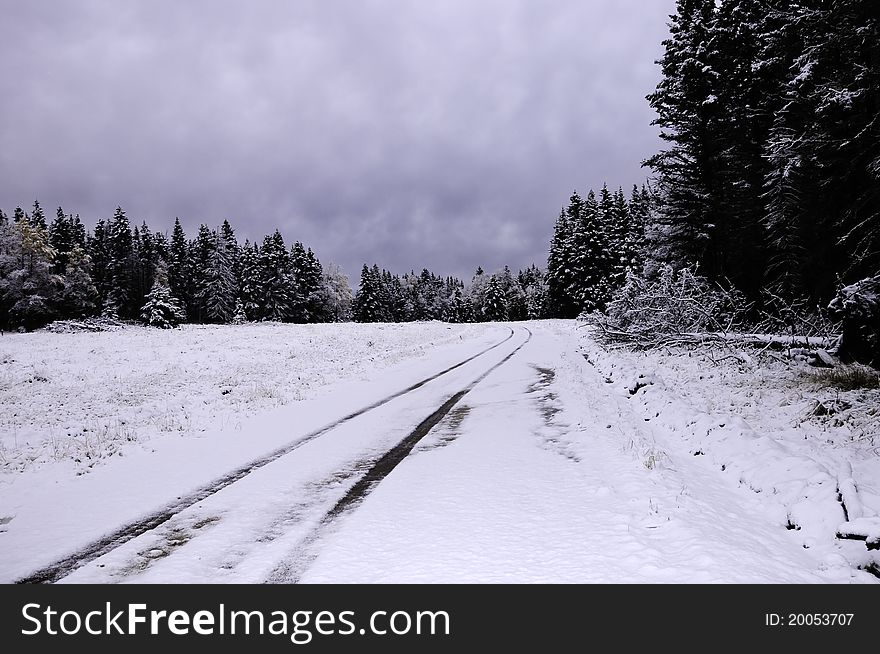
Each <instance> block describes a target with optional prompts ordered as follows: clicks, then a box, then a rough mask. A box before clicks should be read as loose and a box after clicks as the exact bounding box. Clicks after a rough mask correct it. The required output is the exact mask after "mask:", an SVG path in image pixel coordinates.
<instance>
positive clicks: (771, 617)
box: [764, 613, 855, 627]
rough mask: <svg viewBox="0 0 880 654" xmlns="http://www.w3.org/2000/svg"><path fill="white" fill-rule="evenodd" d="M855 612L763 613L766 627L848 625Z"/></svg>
mask: <svg viewBox="0 0 880 654" xmlns="http://www.w3.org/2000/svg"><path fill="white" fill-rule="evenodd" d="M854 616H855V613H765V614H764V625H765V626H767V627H848V626H850V625H851V624H852V622H853V617H854Z"/></svg>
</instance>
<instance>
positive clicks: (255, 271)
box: [238, 241, 262, 321]
mask: <svg viewBox="0 0 880 654" xmlns="http://www.w3.org/2000/svg"><path fill="white" fill-rule="evenodd" d="M259 257H260V253H259V249H258V248H257V244H256V243H254V244H253V245H251V244H250V243H249V242H248V241H245V243H244V246H243V247H242V248H241V252H240V254H239V265H238V302H239V303H240V304H241V307H242V310H243V311H244V314H245V316H246V317H247V319H248V320H249V321H250V320H259V318H260V298H261V297H262V292H261V290H260V263H259Z"/></svg>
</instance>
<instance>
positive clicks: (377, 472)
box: [266, 327, 532, 583]
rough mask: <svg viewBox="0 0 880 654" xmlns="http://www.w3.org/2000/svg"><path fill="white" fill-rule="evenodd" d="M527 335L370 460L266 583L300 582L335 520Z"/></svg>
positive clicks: (498, 365)
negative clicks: (361, 473) (318, 545)
mask: <svg viewBox="0 0 880 654" xmlns="http://www.w3.org/2000/svg"><path fill="white" fill-rule="evenodd" d="M523 329H525V331H526V333H527V334H528V336H527V337H526V340H525V341H523V342H522V343H520V344H519V345H518V346H517V347H516V348H515V349H514V350H513V351H512V352H511V353H510V354H508V355H507V356H506V357H504V358H503V359H502V360H501V361H499V362H498V363H496V364H494V365H493V366H491V367H490V368H489V369H488V370H486V371H485V372H484V373H483V374H481V375H480V376H479V377H477V378H476V379H474V380H473V381H472V382H470V383H469V384H468V385H467V386H465V387H464V388H463V389H461V390H460V391H458V392H457V393H455V394H454V395H452V396H451V397H450V398H449V399H448V400H446V401H445V402H444V403H443V404H442V405H440V407H439V408H438V409H437V410H436V411H434V412H433V413H432V414H431V415H429V416H428V417H427V418H425V419H424V420H423V421H422V422H420V423H419V424H418V425H417V426H416V428H415V429H413V430H412V431H411V432H410V433H409V434H408V435H407V436H406V438H404V439H403V440H402V441H400V442H399V443H398V444H397V445H395V446H394V447H392V448H391V449H390V450H388V451H387V452H385V454H383V455H382V456H380V457H378V458H377V459H374V460H373V461H372V462H371V465H370V468H369V469H368V470H367V472H366V473H364V475H363V476H362V477H361V478H360V479H358V480H357V481H356V482H355V483H354V485H353V486H352V487H351V488H349V489H348V491H347V492H346V493H345V495H344V496H343V497H342V498H341V499H339V501H337V502H336V504H335V505H334V506H333V508H332V509H330V510H329V511H328V512H327V513H326V515H325V516H324V517H323V518H322V519H321V522H320V523H319V524H318V526H317V527H316V528H315V529H314V530H313V531H312V533H310V534H309V535H308V536H306V538H305V539H304V540H303V541H302V542H301V544H300V547H299V548H298V551H297V552H296V553H294V555H293V556H292V560H290V561H289V562H286V563H283V564H282V565H281V566H279V567H278V568H276V569H275V571H274V572H273V573H272V574H271V575H269V578H268V579H267V580H266V583H298V582H299V580H300V578H301V577H302V574H303V573H304V572H305V571H306V569H307V568H308V566H309V565H310V564H311V563H312V561H314V560H315V558H317V556H318V552H316V551H314V549H315V548H314V546H315V544H316V543H317V541H318V540H319V539H320V538H321V536H322V535H323V534H324V532H325V531H326V529H328V528H329V527H330V526H331V525H332V524H333V522H334V521H335V520H336V519H337V518H338V517H339V516H341V515H344V514H346V513H348V512H350V511H353V510H354V509H355V508H357V506H358V505H359V504H360V503H361V502H363V501H364V500H365V499H366V498H367V496H369V494H370V493H371V492H373V490H374V489H375V488H376V486H378V485H379V484H380V483H381V482H382V481H383V480H384V479H385V478H386V477H387V476H388V475H389V474H391V472H392V471H393V470H394V469H395V468H396V467H397V466H398V465H399V464H400V463H401V462H402V461H403V460H404V459H405V458H406V457H407V456H409V453H410V452H412V450H413V448H414V447H415V446H416V445H417V444H418V443H419V441H421V440H422V439H423V438H424V437H425V436H427V435H428V433H429V432H430V431H431V430H432V429H433V428H434V427H435V426H437V423H439V422H440V421H441V420H442V419H443V418H444V417H446V415H447V414H448V413H449V412H450V411H451V410H452V409H453V408H454V407H455V405H456V404H458V403H459V401H461V399H462V398H463V397H464V396H465V395H467V394H468V393H469V392H471V391H472V390H473V389H474V387H475V386H476V385H477V384H479V383H480V382H481V381H483V380H484V379H486V377H488V376H489V375H490V374H491V373H492V372H494V371H495V370H497V369H498V368H499V367H501V366H502V365H504V364H505V363H507V361H509V360H510V359H511V358H512V357H513V356H514V355H515V354H516V353H517V352H519V351H520V350H521V349H522V348H523V347H525V345H526V344H527V343H528V342H529V341H530V340H532V332H531V330H530V329H528V328H527V327H524V328H523Z"/></svg>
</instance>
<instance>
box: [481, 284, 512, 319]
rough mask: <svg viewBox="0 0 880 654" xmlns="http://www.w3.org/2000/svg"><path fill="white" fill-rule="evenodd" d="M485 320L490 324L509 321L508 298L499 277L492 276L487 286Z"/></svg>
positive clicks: (484, 309)
mask: <svg viewBox="0 0 880 654" xmlns="http://www.w3.org/2000/svg"><path fill="white" fill-rule="evenodd" d="M483 319H484V320H488V321H490V322H492V321H499V320H507V296H506V294H505V292H504V284H503V283H502V281H501V277H500V276H499V275H492V277H490V278H489V283H488V284H487V285H486V296H485V305H484V308H483Z"/></svg>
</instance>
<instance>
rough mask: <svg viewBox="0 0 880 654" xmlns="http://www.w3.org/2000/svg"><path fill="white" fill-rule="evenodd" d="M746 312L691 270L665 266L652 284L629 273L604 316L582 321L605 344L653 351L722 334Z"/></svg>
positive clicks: (735, 296) (732, 295) (735, 297)
mask: <svg viewBox="0 0 880 654" xmlns="http://www.w3.org/2000/svg"><path fill="white" fill-rule="evenodd" d="M747 310H748V306H747V304H746V302H745V301H744V299H743V298H742V296H741V295H740V294H739V293H737V292H736V291H728V290H725V289H723V288H722V287H720V286H718V285H717V284H714V283H712V282H710V281H709V280H708V279H706V278H705V277H702V276H700V275H698V274H697V272H696V270H695V269H694V268H681V269H679V270H675V269H674V268H673V267H672V266H668V265H667V266H664V267H663V268H661V269H660V272H659V274H658V275H657V277H656V278H654V279H646V278H645V277H643V276H641V275H638V274H635V273H632V272H630V273H629V274H628V275H627V278H626V283H625V284H624V285H623V287H622V288H621V289H620V290H619V291H618V292H617V293H616V294H615V296H614V297H613V299H612V300H611V302H610V303H609V304H608V308H607V309H606V310H605V313H604V314H603V313H593V314H590V315H588V316H586V317H585V319H586V320H587V321H589V322H591V323H592V324H594V325H596V326H597V327H598V328H599V330H598V335H599V336H600V337H602V338H603V339H605V340H606V341H609V342H628V343H632V344H634V345H637V346H639V347H658V346H661V345H665V344H669V343H673V342H677V341H691V340H693V338H694V336H698V335H701V334H727V333H729V332H730V331H732V330H734V329H737V328H738V327H741V326H742V323H743V319H744V316H745V313H746V311H747Z"/></svg>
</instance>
